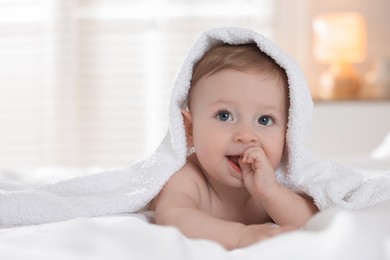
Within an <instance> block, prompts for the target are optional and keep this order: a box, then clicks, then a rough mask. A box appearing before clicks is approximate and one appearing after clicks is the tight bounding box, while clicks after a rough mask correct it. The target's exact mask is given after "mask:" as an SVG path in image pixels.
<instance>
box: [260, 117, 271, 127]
mask: <svg viewBox="0 0 390 260" xmlns="http://www.w3.org/2000/svg"><path fill="white" fill-rule="evenodd" d="M258 123H259V124H260V125H272V124H273V123H274V120H273V119H272V118H271V117H270V116H261V117H260V118H259V121H258Z"/></svg>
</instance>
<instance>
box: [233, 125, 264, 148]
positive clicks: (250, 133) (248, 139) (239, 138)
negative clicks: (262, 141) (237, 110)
mask: <svg viewBox="0 0 390 260" xmlns="http://www.w3.org/2000/svg"><path fill="white" fill-rule="evenodd" d="M234 140H235V141H236V142H240V143H244V144H249V143H257V142H258V141H259V138H258V136H257V134H256V132H255V131H254V129H253V128H252V127H248V126H246V127H241V128H240V129H239V130H238V131H237V133H236V134H235V137H234Z"/></svg>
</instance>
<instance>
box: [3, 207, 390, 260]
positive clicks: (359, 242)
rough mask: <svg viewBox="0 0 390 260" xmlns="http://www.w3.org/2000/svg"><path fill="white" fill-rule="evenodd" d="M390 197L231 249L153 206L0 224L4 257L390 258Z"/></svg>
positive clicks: (329, 213) (332, 212)
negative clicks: (159, 214)
mask: <svg viewBox="0 0 390 260" xmlns="http://www.w3.org/2000/svg"><path fill="white" fill-rule="evenodd" d="M389 217H390V202H385V203H381V204H378V205H376V206H374V207H371V208H367V209H364V210H359V211H346V210H337V209H330V210H325V211H322V212H320V213H318V214H317V215H316V216H314V218H313V219H312V220H311V221H310V222H309V223H308V224H307V226H306V227H305V228H304V229H302V230H298V231H293V232H290V233H286V234H282V235H280V236H277V237H274V238H271V239H269V240H265V241H262V242H259V243H257V244H254V245H252V246H250V247H247V248H243V249H238V250H233V251H227V250H225V249H224V248H223V247H221V246H220V245H219V244H217V243H215V242H212V241H207V240H194V239H188V238H186V237H184V236H183V235H182V234H181V233H180V232H179V231H178V230H177V229H175V228H173V227H165V226H158V225H154V224H152V223H151V222H152V219H151V218H150V216H149V213H148V212H144V213H139V214H123V215H115V216H105V217H97V218H78V219H73V220H69V221H64V222H58V223H50V224H42V225H36V226H25V227H14V228H7V229H0V259H4V260H15V259H17V260H21V259H28V260H35V259H36V260H38V259H39V260H42V259H51V260H56V259H67V260H69V259H72V260H78V259H80V260H81V259H83V260H89V259H91V260H92V259H93V260H100V259H102V260H103V259H105V260H107V259H110V260H122V259H123V260H124V259H126V260H128V259H148V260H149V259H213V260H218V259H240V260H241V259H310V260H312V259H319V260H321V259H327V260H328V259H332V260H337V259H354V260H356V259H370V260H376V259H386V260H389V259H390V218H389Z"/></svg>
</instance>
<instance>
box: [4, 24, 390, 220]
mask: <svg viewBox="0 0 390 260" xmlns="http://www.w3.org/2000/svg"><path fill="white" fill-rule="evenodd" d="M221 42H224V43H228V44H245V43H256V44H257V45H258V47H259V49H261V50H262V51H263V52H265V53H266V54H267V55H269V56H270V57H271V58H273V59H274V60H275V61H276V62H277V63H278V64H279V65H280V66H281V67H282V68H283V69H284V70H285V71H286V74H287V77H288V83H289V98H290V108H289V121H288V131H287V146H286V147H287V150H286V152H287V156H286V158H287V159H286V160H285V161H284V162H283V163H282V164H281V165H280V167H279V168H278V169H277V170H276V174H277V178H278V181H279V182H281V183H283V184H284V185H286V186H287V187H289V188H291V189H293V190H301V191H303V192H306V193H307V194H308V195H310V196H311V197H313V198H314V201H315V203H316V205H317V206H318V207H319V208H320V209H325V208H329V207H341V208H352V209H358V208H363V207H367V206H370V205H373V204H376V203H378V202H380V201H384V200H389V199H390V172H388V173H383V174H377V175H375V176H372V177H370V178H367V177H364V175H363V174H362V173H361V172H357V171H355V170H353V169H350V168H347V167H344V166H342V165H339V164H336V163H334V162H329V161H319V160H316V159H315V158H313V157H312V156H311V155H310V153H309V152H308V151H307V150H306V149H305V147H304V143H305V142H304V140H305V135H306V133H307V131H308V129H309V127H310V123H311V116H312V109H313V103H312V99H311V96H310V92H309V89H308V86H307V83H306V80H305V78H304V76H303V73H302V71H301V70H300V68H299V66H298V65H297V64H296V63H295V62H294V61H293V60H292V59H291V58H290V57H289V56H288V55H287V54H286V53H284V52H283V51H282V50H281V49H280V48H279V47H278V46H276V45H275V44H274V43H273V42H271V41H270V40H269V39H268V38H266V37H264V36H262V35H261V34H258V33H256V32H255V31H252V30H248V29H244V28H236V27H222V28H215V29H211V30H208V31H206V32H204V33H203V34H202V35H201V36H200V38H199V39H198V40H197V41H196V42H195V44H194V45H193V47H192V48H191V49H190V51H189V52H188V53H187V56H186V57H185V60H184V62H183V64H182V66H181V68H180V70H179V73H178V74H177V78H176V80H175V82H174V85H173V89H172V93H171V101H170V108H169V109H170V111H169V112H170V117H169V120H170V121H169V130H168V133H167V135H166V137H165V138H164V140H163V142H162V143H161V145H160V146H159V147H158V148H157V150H156V151H155V153H154V154H152V155H151V156H150V157H148V158H146V159H145V160H143V161H140V162H137V163H135V164H133V165H130V166H129V167H127V168H124V169H120V170H114V171H107V172H102V173H99V174H95V175H91V176H87V177H80V178H75V179H70V180H67V181H62V182H58V183H55V184H50V185H44V186H41V187H18V186H14V185H10V184H7V183H0V225H1V226H3V227H4V226H15V225H28V224H38V223H45V222H55V221H62V220H66V219H70V218H75V217H92V216H100V215H110V214H118V213H127V212H136V211H138V210H141V209H143V208H144V207H145V206H147V205H148V203H149V202H150V201H151V200H152V199H153V198H154V197H155V196H156V195H157V194H158V192H159V191H160V190H161V188H162V187H163V186H164V184H165V183H166V182H167V181H168V180H169V178H170V177H171V176H172V175H173V174H174V173H175V172H177V171H178V170H179V169H180V168H181V167H182V166H183V165H184V163H185V160H186V155H187V145H186V139H185V131H184V125H183V118H182V116H181V112H180V109H181V108H182V107H183V106H185V104H186V98H187V94H188V90H189V88H190V82H191V75H192V69H193V66H194V64H195V63H196V62H197V61H198V60H199V59H200V58H201V57H202V56H203V55H204V53H205V52H207V50H209V49H210V48H211V47H213V46H214V45H216V44H219V43H221Z"/></svg>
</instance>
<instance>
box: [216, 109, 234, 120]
mask: <svg viewBox="0 0 390 260" xmlns="http://www.w3.org/2000/svg"><path fill="white" fill-rule="evenodd" d="M217 117H218V119H219V120H221V121H231V120H233V118H232V115H231V114H230V112H228V111H218V114H217Z"/></svg>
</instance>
